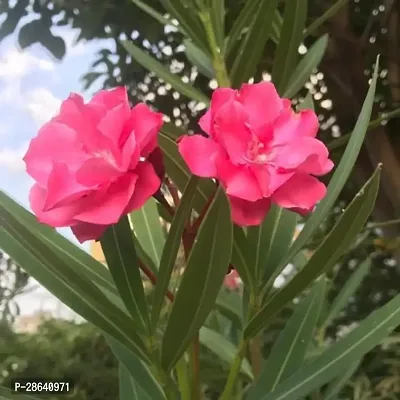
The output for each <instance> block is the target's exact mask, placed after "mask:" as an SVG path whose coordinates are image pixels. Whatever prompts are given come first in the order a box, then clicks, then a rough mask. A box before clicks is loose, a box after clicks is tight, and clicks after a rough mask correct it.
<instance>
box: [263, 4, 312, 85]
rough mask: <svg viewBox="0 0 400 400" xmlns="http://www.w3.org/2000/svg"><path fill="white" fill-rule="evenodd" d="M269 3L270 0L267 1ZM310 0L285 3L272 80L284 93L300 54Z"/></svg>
mask: <svg viewBox="0 0 400 400" xmlns="http://www.w3.org/2000/svg"><path fill="white" fill-rule="evenodd" d="M266 3H268V2H266ZM307 5H308V0H293V1H290V2H286V3H285V12H284V14H283V25H282V30H281V36H280V40H279V44H278V48H277V49H276V53H275V59H274V64H273V67H272V74H271V76H272V82H273V83H274V84H275V86H276V88H277V89H278V92H279V93H284V92H285V89H286V87H287V84H288V81H289V78H290V76H291V74H292V72H293V70H294V67H295V65H296V61H297V59H298V56H299V52H298V49H299V46H300V44H301V41H302V36H303V30H304V27H305V23H306V19H307Z"/></svg>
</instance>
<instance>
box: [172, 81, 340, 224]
mask: <svg viewBox="0 0 400 400" xmlns="http://www.w3.org/2000/svg"><path fill="white" fill-rule="evenodd" d="M199 125H200V127H201V128H202V130H203V131H204V132H205V133H206V134H207V137H205V136H203V135H192V136H183V137H182V138H180V140H179V144H178V146H179V151H180V153H181V155H182V157H183V159H184V160H185V162H186V164H187V165H188V167H189V169H190V170H191V172H192V173H193V174H194V175H197V176H200V177H208V178H215V179H217V180H219V182H220V183H221V184H222V186H223V187H224V189H225V190H226V194H227V196H228V198H229V201H230V205H231V213H232V218H233V221H234V222H235V223H236V224H238V225H242V226H250V225H258V224H260V223H261V222H262V221H263V219H264V217H265V215H266V214H267V212H268V210H269V208H270V205H271V203H272V202H273V203H275V204H277V205H279V206H281V207H284V208H287V209H290V210H292V211H295V212H298V213H300V214H306V213H308V212H310V211H312V210H313V208H314V206H315V204H316V203H317V202H318V201H320V200H321V199H322V198H323V197H324V196H325V194H326V187H325V185H324V184H323V183H321V182H320V181H319V180H318V179H317V178H316V177H315V176H320V175H324V174H326V173H328V172H329V171H330V170H331V169H332V168H333V163H332V161H331V160H329V158H328V156H329V154H328V150H327V148H326V147H325V145H324V144H323V143H322V142H321V141H320V140H318V139H316V135H317V132H318V128H319V123H318V118H317V116H316V114H315V113H314V111H312V110H302V111H300V112H299V113H296V112H294V111H293V110H292V108H291V102H290V100H288V99H282V98H280V97H279V95H278V93H277V91H276V89H275V87H274V85H273V84H272V83H270V82H261V83H257V84H244V85H242V87H241V89H240V90H233V89H227V88H221V89H216V90H215V91H214V93H213V95H212V99H211V107H210V109H209V110H208V111H207V112H206V113H205V114H204V116H203V117H202V118H200V121H199Z"/></svg>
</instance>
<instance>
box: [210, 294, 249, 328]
mask: <svg viewBox="0 0 400 400" xmlns="http://www.w3.org/2000/svg"><path fill="white" fill-rule="evenodd" d="M215 306H216V308H217V310H218V311H219V312H220V313H221V314H222V315H224V316H225V317H227V318H229V319H230V320H231V321H232V322H234V323H235V324H236V325H237V326H241V325H242V322H243V321H242V318H243V311H242V296H240V295H239V293H238V292H236V291H228V290H226V289H222V290H221V291H220V293H219V295H218V297H217V301H216V303H215Z"/></svg>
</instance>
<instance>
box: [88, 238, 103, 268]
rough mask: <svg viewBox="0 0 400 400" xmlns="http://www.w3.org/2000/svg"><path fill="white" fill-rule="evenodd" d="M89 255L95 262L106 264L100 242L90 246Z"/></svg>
mask: <svg viewBox="0 0 400 400" xmlns="http://www.w3.org/2000/svg"><path fill="white" fill-rule="evenodd" d="M90 254H91V255H92V257H93V258H94V259H96V260H97V261H100V262H102V263H105V262H106V259H105V257H104V254H103V250H102V249H101V245H100V242H92V243H91V244H90Z"/></svg>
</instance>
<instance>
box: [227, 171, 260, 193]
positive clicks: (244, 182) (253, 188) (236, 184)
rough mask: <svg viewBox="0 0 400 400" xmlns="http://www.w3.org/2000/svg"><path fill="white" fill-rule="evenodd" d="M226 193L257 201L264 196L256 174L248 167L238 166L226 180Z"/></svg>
mask: <svg viewBox="0 0 400 400" xmlns="http://www.w3.org/2000/svg"><path fill="white" fill-rule="evenodd" d="M226 194H227V195H229V196H234V197H238V198H240V199H242V200H248V201H256V200H259V199H260V198H262V193H261V190H260V185H259V183H258V180H257V178H256V176H255V175H254V174H253V173H252V171H250V169H248V168H247V167H241V168H238V171H237V172H235V173H233V174H232V175H231V176H230V177H229V179H228V180H227V181H226Z"/></svg>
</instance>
